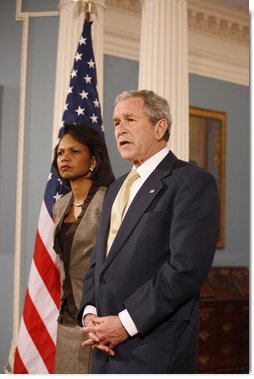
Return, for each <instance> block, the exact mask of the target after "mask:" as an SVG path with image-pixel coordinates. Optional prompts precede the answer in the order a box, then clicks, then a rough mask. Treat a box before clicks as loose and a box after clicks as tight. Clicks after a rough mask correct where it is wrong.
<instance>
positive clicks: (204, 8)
mask: <svg viewBox="0 0 254 379" xmlns="http://www.w3.org/2000/svg"><path fill="white" fill-rule="evenodd" d="M106 6H107V8H106V11H105V25H104V28H105V34H104V53H105V54H109V55H113V56H116V57H121V58H125V59H131V60H135V61H139V45H140V29H141V4H140V2H139V1H138V0H107V2H106ZM188 28H189V41H188V42H189V72H190V73H192V74H196V75H201V76H206V77H210V78H214V79H219V80H225V81H229V82H232V83H236V84H241V85H249V17H248V14H246V13H245V12H241V11H239V10H235V9H233V8H228V7H223V6H221V5H218V4H217V3H216V5H215V4H214V3H213V2H211V1H210V0H189V1H188Z"/></svg>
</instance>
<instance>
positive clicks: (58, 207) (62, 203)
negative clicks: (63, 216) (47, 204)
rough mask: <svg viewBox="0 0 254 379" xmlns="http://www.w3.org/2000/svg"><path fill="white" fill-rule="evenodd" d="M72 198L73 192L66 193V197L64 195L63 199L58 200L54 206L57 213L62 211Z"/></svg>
mask: <svg viewBox="0 0 254 379" xmlns="http://www.w3.org/2000/svg"><path fill="white" fill-rule="evenodd" d="M71 197H72V192H71V191H70V192H68V193H66V194H65V195H63V196H62V197H60V199H58V200H57V201H56V202H55V204H54V210H55V212H58V211H60V210H61V209H62V208H63V207H65V206H66V204H68V203H69V201H70V199H71Z"/></svg>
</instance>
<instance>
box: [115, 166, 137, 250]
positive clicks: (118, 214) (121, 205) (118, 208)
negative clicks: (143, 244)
mask: <svg viewBox="0 0 254 379" xmlns="http://www.w3.org/2000/svg"><path fill="white" fill-rule="evenodd" d="M138 177H139V174H138V172H137V171H136V170H135V169H133V170H131V172H130V173H129V175H128V176H127V177H126V179H125V181H124V182H123V184H122V187H121V188H120V190H119V192H118V194H117V196H116V198H115V201H114V203H113V206H112V209H111V216H110V229H109V233H108V243H107V254H108V252H109V249H110V247H111V245H112V243H113V241H114V238H115V236H116V233H117V231H118V229H119V227H120V225H121V222H122V217H123V213H124V210H125V208H126V205H127V203H128V200H129V195H130V188H131V185H132V183H133V182H134V181H135V180H136V179H137V178H138Z"/></svg>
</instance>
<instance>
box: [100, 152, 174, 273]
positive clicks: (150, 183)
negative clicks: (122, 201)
mask: <svg viewBox="0 0 254 379" xmlns="http://www.w3.org/2000/svg"><path fill="white" fill-rule="evenodd" d="M176 160H177V158H176V156H175V155H174V154H173V153H172V152H171V151H170V152H169V154H168V155H167V156H166V157H165V158H164V159H163V160H162V162H161V163H160V164H159V165H158V166H157V168H156V169H155V170H154V171H153V172H152V173H151V175H150V176H149V177H148V178H147V180H146V181H145V183H144V184H143V185H142V187H141V188H140V190H139V191H138V193H137V195H136V196H135V198H134V200H133V202H132V203H131V205H130V208H129V209H128V211H127V213H126V215H125V217H124V220H123V222H122V224H121V226H120V228H119V230H118V233H117V235H116V237H115V239H114V241H113V244H112V246H111V249H110V251H109V254H108V256H107V258H106V259H105V262H104V268H105V267H106V266H107V265H108V264H110V262H112V260H113V259H114V257H115V256H116V254H118V252H119V250H120V249H121V247H122V245H123V244H124V242H125V241H126V239H127V238H128V237H129V235H130V234H131V232H132V230H133V229H134V228H135V226H136V224H137V223H138V222H139V220H140V218H141V217H142V215H143V214H144V212H145V211H146V209H147V208H148V207H149V205H150V204H151V202H152V201H153V200H154V199H155V197H156V196H158V194H159V193H160V191H161V190H162V189H163V183H162V179H163V178H164V177H165V176H168V175H170V174H171V171H172V169H173V166H174V164H175V162H176ZM124 178H125V177H124ZM124 178H123V180H124ZM121 179H122V178H121ZM123 180H121V182H120V183H119V185H118V186H117V187H116V188H115V191H114V196H113V194H112V197H111V199H110V204H108V209H107V220H108V221H107V222H105V226H104V227H105V228H106V227H107V228H108V227H109V220H110V212H111V207H112V204H113V202H114V199H115V196H116V194H117V192H118V191H119V189H120V187H121V184H122V183H123ZM103 235H104V236H106V239H105V241H104V243H105V246H106V243H107V235H108V230H106V229H105V230H104V233H103ZM104 251H106V250H105V249H104Z"/></svg>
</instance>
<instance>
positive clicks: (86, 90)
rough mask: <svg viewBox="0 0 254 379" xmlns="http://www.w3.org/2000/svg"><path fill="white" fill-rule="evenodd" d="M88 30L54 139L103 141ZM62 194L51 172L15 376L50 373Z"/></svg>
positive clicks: (85, 28)
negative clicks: (96, 137)
mask: <svg viewBox="0 0 254 379" xmlns="http://www.w3.org/2000/svg"><path fill="white" fill-rule="evenodd" d="M91 26H92V22H90V21H85V22H84V26H83V31H82V34H81V37H80V40H79V43H78V49H77V52H76V55H75V57H74V64H73V68H72V71H71V75H70V85H69V88H68V93H67V99H66V104H65V108H64V112H63V120H62V123H61V127H60V130H59V134H58V138H61V136H62V135H63V132H64V127H65V125H66V124H77V125H79V124H86V125H88V126H90V127H91V128H93V129H95V130H97V131H98V132H99V133H100V134H101V136H102V137H103V138H104V131H103V126H102V118H101V109H100V103H99V98H98V93H97V78H96V66H95V61H94V54H93V47H92V36H91ZM65 193H66V189H65V188H64V187H63V186H62V183H61V180H60V178H59V177H57V175H56V174H55V173H54V171H53V169H52V167H51V171H50V174H49V177H48V183H47V185H46V189H45V194H44V199H43V202H42V206H41V211H40V215H39V222H38V227H37V232H36V239H35V247H34V256H33V259H32V265H31V269H30V275H29V281H28V289H27V292H26V297H25V302H24V309H23V315H22V319H21V323H20V329H19V337H18V342H17V347H16V351H15V357H14V367H13V373H14V374H48V373H53V372H54V358H55V344H56V330H57V317H58V312H59V306H60V275H59V271H58V269H57V266H56V253H55V251H54V250H53V232H54V222H53V219H52V206H53V204H54V203H55V201H56V200H57V199H59V198H60V197H61V196H63V195H64V194H65Z"/></svg>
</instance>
